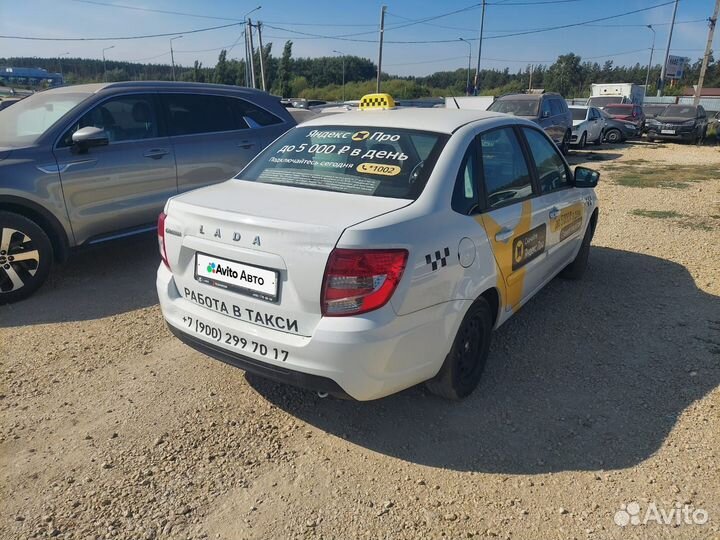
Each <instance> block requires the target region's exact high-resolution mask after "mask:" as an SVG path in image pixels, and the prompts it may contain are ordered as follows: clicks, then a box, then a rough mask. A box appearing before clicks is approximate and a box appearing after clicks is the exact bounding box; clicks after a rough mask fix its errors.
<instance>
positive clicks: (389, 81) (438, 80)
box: [0, 41, 720, 100]
mask: <svg viewBox="0 0 720 540" xmlns="http://www.w3.org/2000/svg"><path fill="white" fill-rule="evenodd" d="M272 46H273V44H272V43H268V44H267V45H265V46H264V47H263V49H262V51H261V50H260V49H258V50H256V51H255V58H254V65H255V76H256V81H257V82H256V85H257V86H258V87H260V82H259V81H260V72H261V69H260V65H261V63H260V57H261V55H262V66H263V71H264V74H265V82H266V88H267V89H268V91H269V92H271V93H273V94H275V95H279V96H282V97H305V98H314V99H326V100H340V99H342V97H343V86H342V83H343V60H344V63H345V70H344V71H345V73H344V78H345V83H346V84H345V88H344V95H345V97H346V99H358V98H360V96H362V95H363V94H366V93H369V92H372V91H374V88H375V82H374V81H375V74H376V65H375V63H373V62H372V61H371V60H368V59H366V58H361V57H359V56H345V57H344V59H343V57H341V56H323V57H318V58H293V56H292V46H293V43H292V41H288V42H286V43H285V46H284V48H283V51H282V54H281V55H280V56H279V57H278V56H273V54H272ZM229 52H231V51H227V50H225V49H223V50H222V51H220V54H219V56H218V60H217V63H216V64H215V66H213V67H208V66H203V65H202V63H201V62H198V61H195V62H194V64H193V65H192V66H179V65H176V68H175V73H176V78H177V80H180V81H195V82H212V83H219V84H230V85H238V86H244V85H245V81H246V69H247V66H246V63H245V61H244V60H237V59H233V58H229V57H228V56H229ZM710 60H711V61H710V63H709V66H708V72H707V74H706V76H705V86H706V87H718V86H720V62H717V61H715V59H714V58H712V57H711V59H710ZM701 63H702V59H698V60H697V61H695V62H694V63H692V64H691V65H690V66H688V68H687V70H686V72H685V75H684V79H683V80H682V81H680V83H679V84H677V85H674V86H673V87H669V86H666V89H665V93H666V94H678V93H680V92H681V91H682V89H683V88H684V87H685V86H689V85H692V84H695V83H696V82H697V79H698V76H699V72H700V66H701ZM0 66H11V67H40V68H43V69H46V70H48V71H52V72H60V71H62V73H63V76H64V78H65V82H66V83H67V84H81V83H89V82H101V81H103V80H107V81H111V82H114V81H127V80H172V67H171V66H170V65H167V64H146V63H138V62H123V61H117V60H107V61H106V62H105V66H103V61H102V60H94V59H88V58H62V59H58V58H29V57H18V58H0ZM104 67H105V68H106V69H107V71H106V72H105V71H104ZM646 75H647V65H641V64H639V63H638V64H635V65H632V66H616V65H615V63H614V61H612V60H608V61H606V62H604V63H603V64H599V63H597V62H589V61H585V62H583V61H582V58H581V57H580V56H578V55H576V54H574V53H568V54H564V55H561V56H559V57H558V59H557V60H556V61H555V62H554V63H553V64H552V65H549V66H545V65H538V66H531V65H527V66H525V67H524V68H522V69H519V70H517V71H514V72H511V71H510V69H509V68H505V69H482V70H481V71H480V74H479V81H480V88H479V91H478V93H480V94H485V95H501V94H505V93H510V92H518V91H521V90H524V89H527V88H530V86H531V85H532V88H544V89H545V90H547V91H554V92H559V93H561V94H562V95H563V96H565V97H585V96H588V95H589V93H590V84H591V83H612V82H632V83H636V84H645V78H646ZM659 77H660V65H655V66H653V67H652V68H651V70H650V77H649V81H650V84H649V88H648V93H654V92H655V89H656V81H657V80H658V79H659ZM472 78H474V72H473V73H472ZM382 79H383V90H385V91H387V92H389V93H391V94H393V95H394V96H395V97H396V98H399V99H413V98H419V97H430V96H447V95H463V94H465V92H466V88H465V85H466V79H467V70H466V69H462V68H459V69H453V70H447V71H438V72H435V73H433V74H431V75H427V76H424V77H412V76H407V77H400V76H395V75H390V74H386V73H383V75H382Z"/></svg>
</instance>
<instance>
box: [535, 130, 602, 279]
mask: <svg viewBox="0 0 720 540" xmlns="http://www.w3.org/2000/svg"><path fill="white" fill-rule="evenodd" d="M522 130H523V133H524V134H525V139H526V140H527V143H528V147H529V148H530V154H531V156H532V158H531V166H534V169H535V171H536V174H537V178H538V188H539V190H540V197H539V198H538V199H536V200H537V206H538V208H540V209H542V213H543V216H544V217H545V218H546V219H547V242H546V243H547V245H546V250H547V261H546V263H545V267H546V268H545V273H546V275H548V279H549V278H550V277H552V276H554V275H555V274H556V273H557V272H558V271H560V270H561V269H562V268H564V267H565V266H566V265H567V264H568V263H570V262H571V260H572V258H573V256H574V254H575V252H576V250H577V248H578V244H579V242H580V241H581V240H582V235H583V232H584V230H585V225H586V224H587V221H588V219H589V217H590V216H589V215H588V212H587V205H586V201H585V200H584V199H583V197H582V195H581V194H580V190H578V189H575V187H574V186H573V182H572V175H571V171H570V169H569V167H568V166H567V164H566V163H565V160H564V159H563V157H562V156H561V155H560V154H559V153H558V151H557V149H556V148H555V145H553V144H552V143H551V142H550V141H548V139H547V137H546V136H545V134H544V133H541V132H540V131H538V130H537V129H532V128H525V127H523V128H522Z"/></svg>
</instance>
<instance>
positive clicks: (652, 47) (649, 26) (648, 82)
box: [645, 24, 655, 95]
mask: <svg viewBox="0 0 720 540" xmlns="http://www.w3.org/2000/svg"><path fill="white" fill-rule="evenodd" d="M647 27H648V28H649V29H650V30H652V33H653V39H652V45H650V60H648V68H647V75H645V95H647V90H648V84H650V69H651V68H652V57H653V52H654V51H655V29H654V28H653V27H652V24H648V25H647Z"/></svg>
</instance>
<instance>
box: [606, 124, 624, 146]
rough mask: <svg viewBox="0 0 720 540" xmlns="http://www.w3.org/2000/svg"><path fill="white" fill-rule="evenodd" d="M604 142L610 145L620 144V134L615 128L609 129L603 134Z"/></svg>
mask: <svg viewBox="0 0 720 540" xmlns="http://www.w3.org/2000/svg"><path fill="white" fill-rule="evenodd" d="M605 141H606V142H608V143H610V144H617V143H619V142H622V133H621V132H620V130H619V129H617V128H610V129H608V130H607V131H606V132H605Z"/></svg>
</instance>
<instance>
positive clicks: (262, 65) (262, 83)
mask: <svg viewBox="0 0 720 540" xmlns="http://www.w3.org/2000/svg"><path fill="white" fill-rule="evenodd" d="M257 29H258V43H259V44H260V86H261V88H262V89H263V91H265V63H264V61H263V51H264V49H263V44H262V23H261V22H260V21H258V23H257Z"/></svg>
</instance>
